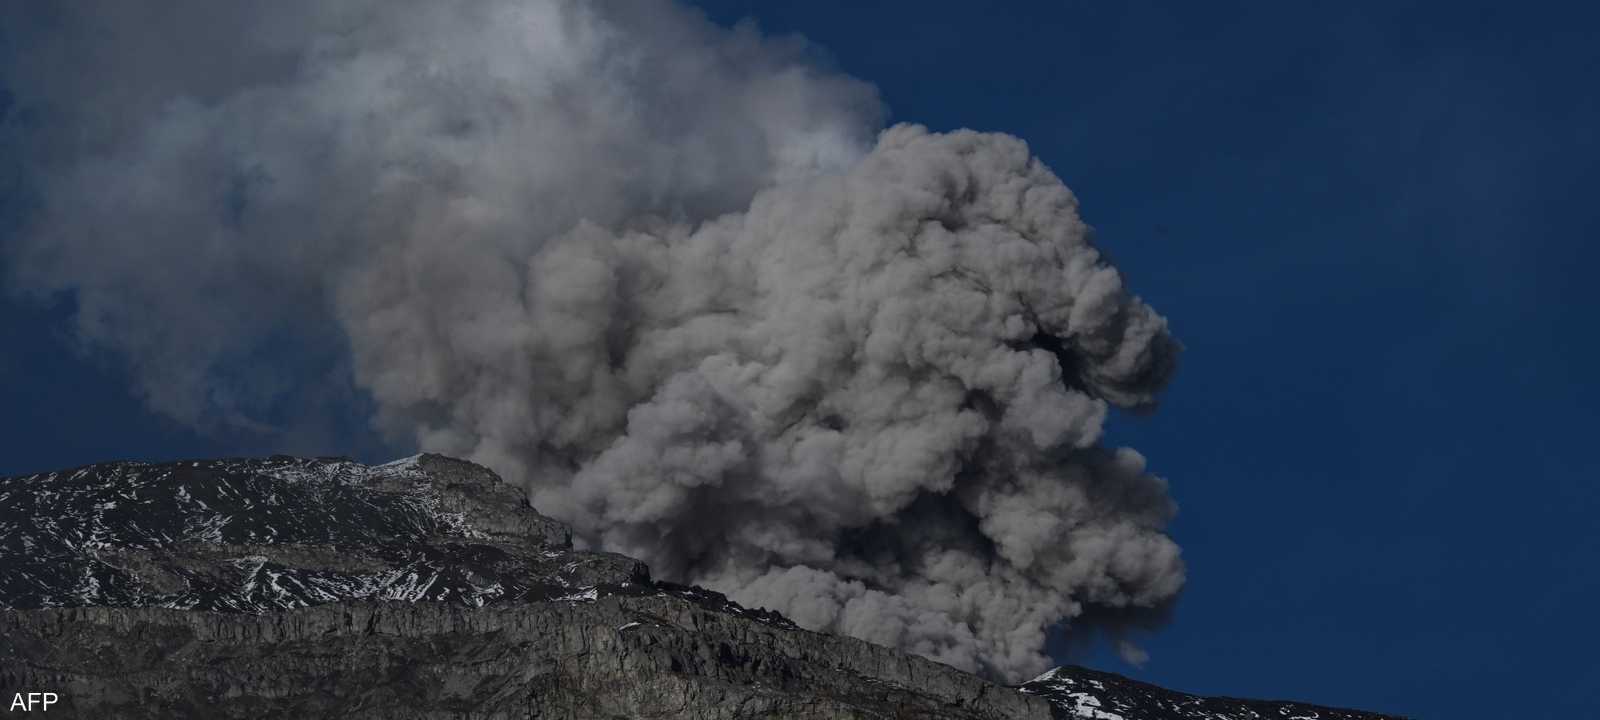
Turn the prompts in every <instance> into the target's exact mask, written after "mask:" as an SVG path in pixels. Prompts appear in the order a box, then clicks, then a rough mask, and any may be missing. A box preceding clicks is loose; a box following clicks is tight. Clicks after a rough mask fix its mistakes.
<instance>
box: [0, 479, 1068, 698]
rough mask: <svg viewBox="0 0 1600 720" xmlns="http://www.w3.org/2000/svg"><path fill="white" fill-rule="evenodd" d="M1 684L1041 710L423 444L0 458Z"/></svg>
mask: <svg viewBox="0 0 1600 720" xmlns="http://www.w3.org/2000/svg"><path fill="white" fill-rule="evenodd" d="M0 607H4V608H6V611H5V612H3V613H0V689H5V690H9V691H15V690H41V691H43V690H48V691H52V692H56V693H57V694H58V695H59V696H60V698H61V699H60V702H59V704H58V705H56V706H55V707H54V708H52V711H53V712H54V713H56V714H57V716H60V715H68V716H70V715H73V714H76V715H79V716H84V717H90V716H95V717H127V718H143V717H148V718H173V717H206V718H226V717H236V718H266V717H284V718H315V717H350V718H464V717H471V718H633V717H663V718H665V717H674V718H677V717H682V718H747V717H786V718H787V717H794V718H840V717H908V718H910V717H918V718H920V717H928V718H1046V717H1049V716H1050V708H1049V705H1048V704H1047V703H1046V702H1044V701H1042V700H1040V699H1036V698H1029V697H1027V696H1025V695H1022V694H1020V693H1017V692H1015V691H1014V690H1012V689H1009V688H1005V687H1002V686H999V685H995V684H992V683H989V682H985V681H983V680H981V679H979V678H976V677H973V676H970V675H966V674H964V673H961V672H959V671H956V670H954V669H953V668H949V667H946V666H944V665H940V664H938V663H934V662H931V661H928V660H924V659H922V658H917V657H911V656H907V655H905V654H902V653H899V652H896V651H893V650H890V649H888V648H883V647H878V646H875V645H871V644H868V643H864V642H861V641H857V640H853V639H849V638H841V637H834V636H829V635H823V634H819V633H813V632H808V631H805V630H801V629H799V628H797V627H795V626H794V625H793V624H792V623H790V622H789V621H787V620H786V619H784V618H782V617H781V616H778V615H776V614H774V613H767V612H764V611H753V610H749V609H745V608H742V607H739V606H738V605H737V604H735V603H732V602H729V601H728V600H727V599H726V598H724V597H723V596H721V595H719V594H717V593H712V592H709V591H705V590H701V589H698V588H690V587H683V586H678V585H672V584H670V583H660V582H655V581H653V580H652V579H651V578H650V576H649V572H648V570H647V569H646V568H645V567H644V566H643V565H642V564H640V563H638V562H637V561H633V560H631V559H628V558H624V557H622V556H619V555H614V554H609V553H600V552H589V551H582V550H576V549H574V548H573V547H572V544H571V538H570V535H569V534H568V532H567V530H566V529H565V528H564V527H563V526H561V525H560V524H559V523H557V522H555V521H553V520H550V519H549V518H545V517H543V516H541V515H539V514H538V513H537V512H535V511H534V510H533V509H532V508H530V507H528V506H527V504H526V503H525V502H523V501H522V495H521V493H520V492H518V491H517V490H515V489H514V488H512V487H511V486H509V485H505V484H504V483H501V482H500V480H499V479H498V478H496V477H495V476H494V475H493V474H492V473H490V472H489V471H488V470H486V469H484V468H481V467H478V466H476V465H472V464H470V463H465V462H461V461H457V460H451V459H448V458H444V457H439V456H432V455H425V456H420V457H418V458H413V459H410V460H406V461H401V462H397V463H390V464H388V465H380V466H375V467H367V466H364V465H360V464H357V463H353V462H348V461H343V460H302V459H295V458H272V459H267V460H223V461H204V462H193V463H171V464H161V465H149V464H143V463H114V464H106V465H96V466H91V467H86V468H81V469H78V470H73V471H67V472H60V473H47V474H42V475H33V476H28V477H18V478H8V479H4V480H0Z"/></svg>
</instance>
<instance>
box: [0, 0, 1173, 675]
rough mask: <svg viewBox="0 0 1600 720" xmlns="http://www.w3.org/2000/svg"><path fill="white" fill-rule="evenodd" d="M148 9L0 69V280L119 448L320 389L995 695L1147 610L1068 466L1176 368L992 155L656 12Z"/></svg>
mask: <svg viewBox="0 0 1600 720" xmlns="http://www.w3.org/2000/svg"><path fill="white" fill-rule="evenodd" d="M163 7H164V8H165V9H164V11H163V13H164V14H159V15H151V14H149V13H148V12H146V11H144V10H136V9H134V7H133V6H131V5H127V4H121V3H106V4H104V5H101V6H90V5H85V4H65V3H63V4H48V5H44V4H41V5H38V6H33V7H30V8H28V9H27V10H26V11H22V12H24V13H29V12H31V13H34V15H32V16H26V15H25V14H24V15H18V16H14V17H11V18H7V19H6V25H7V26H8V27H12V28H17V29H16V30H14V31H13V35H12V37H11V38H9V40H8V45H7V50H6V52H7V53H8V55H9V56H8V57H6V58H4V59H5V60H6V65H7V66H8V67H10V68H12V70H10V71H9V72H10V75H9V76H8V78H7V83H8V84H9V85H10V86H11V88H12V92H13V94H14V96H15V97H16V98H17V100H16V103H15V104H16V108H14V109H13V111H12V112H11V113H10V114H9V116H8V119H7V120H6V130H5V132H6V139H5V142H6V144H7V147H8V149H9V150H11V151H13V152H15V153H16V154H17V156H18V157H20V158H22V160H21V161H20V162H22V163H23V167H24V170H25V173H24V177H26V178H27V182H28V185H29V187H31V188H33V189H34V191H35V193H34V197H35V198H36V200H37V202H36V204H35V206H34V207H32V208H31V209H30V210H29V211H28V213H27V218H28V224H27V226H26V227H25V229H24V230H23V231H22V232H19V233H17V234H15V235H14V236H13V237H12V238H11V239H10V241H9V242H8V244H7V246H6V248H5V261H6V266H7V269H8V271H9V272H8V273H7V275H8V280H9V282H10V285H11V286H12V287H13V288H14V289H19V290H21V291H24V292H31V293H37V294H48V293H52V292H58V291H68V292H71V293H73V294H74V296H75V298H76V300H77V303H78V308H79V311H78V315H77V318H78V330H79V331H80V334H81V336H82V337H83V338H84V339H85V340H86V341H87V342H88V343H89V344H91V345H92V346H98V347H104V348H109V349H112V350H115V351H117V352H118V353H120V354H121V355H122V356H124V357H125V358H126V359H127V361H128V362H129V364H130V367H131V368H132V369H133V371H134V376H135V377H136V378H137V380H138V382H139V383H140V392H141V393H142V394H143V395H144V397H146V398H147V399H148V401H149V402H150V404H151V406H152V407H153V408H155V409H156V410H158V411H160V412H163V413H166V414H168V415H171V416H173V417H176V418H179V419H182V420H185V421H189V422H194V423H197V424H215V423H231V424H234V425H240V426H252V425H255V424H259V423H260V422H261V420H260V416H261V415H262V414H263V413H265V412H266V410H267V409H270V408H279V409H281V407H282V406H283V403H285V402H290V401H286V400H285V398H293V397H295V396H297V395H304V394H308V393H322V392H326V391H327V388H328V387H330V386H334V385H337V384H338V382H337V380H338V378H341V377H342V378H353V379H354V382H355V384H356V386H358V387H359V388H360V389H362V390H364V391H365V392H366V393H367V394H369V395H370V397H371V400H372V402H373V404H374V406H375V408H376V410H375V412H376V417H375V422H376V423H377V424H378V426H379V427H381V428H383V429H385V430H386V431H388V432H390V433H393V434H395V436H397V437H401V438H404V439H405V440H406V441H407V442H408V443H409V442H414V443H415V444H417V445H420V446H421V447H422V448H423V449H427V450H434V451H440V452H446V453H453V454H458V455H464V456H468V457H471V458H474V459H476V460H479V461H481V462H484V463H486V464H488V465H490V466H491V467H494V468H496V469H497V470H499V471H500V472H501V473H502V474H504V475H505V476H507V477H508V478H515V479H518V480H520V481H522V482H525V483H527V485H528V488H529V491H530V493H531V496H532V499H533V501H534V503H535V505H536V506H537V507H539V508H540V509H542V510H543V511H545V512H547V513H549V514H552V515H555V516H557V517H560V518H562V519H564V520H566V521H569V522H571V523H572V524H573V525H574V526H575V528H576V529H577V530H578V531H579V533H580V534H581V536H582V537H583V538H585V539H586V541H588V542H590V543H594V544H598V545H601V546H604V547H606V548H608V549H614V550H617V551H620V552H625V553H629V554H633V555H636V556H638V557H641V558H644V559H646V560H648V561H649V562H651V563H652V565H653V566H654V567H655V569H656V572H657V574H658V575H659V576H665V577H673V578H680V579H685V580H689V581H694V582H699V583H703V584H707V585H710V586H712V587H715V588H718V589H723V590H726V591H728V592H729V593H730V594H732V595H733V596H734V597H735V598H736V599H738V600H740V601H742V602H745V603H746V604H752V605H761V606H766V607H770V608H774V609H777V610H780V611H782V612H784V613H786V614H788V615H789V616H791V617H793V618H794V619H795V620H797V621H798V622H800V623H802V624H804V625H808V626H811V627H815V628H826V629H831V630H837V631H842V632H845V633H849V634H852V635H856V636H858V637H862V638H866V639H868V640H873V641H876V642H880V643H884V644H888V645H895V646H900V647H904V648H907V649H910V650H913V651H915V652H918V653H921V654H924V655H927V656H929V657H932V658H935V659H938V660H942V661H945V662H948V663H951V664H954V665H956V666H959V667H963V668H967V669H974V670H980V671H985V672H989V673H992V674H996V675H1000V676H1005V677H1009V678H1017V677H1020V676H1022V675H1025V674H1027V673H1030V672H1034V671H1037V670H1038V669H1040V667H1041V666H1042V665H1044V664H1045V663H1046V659H1045V658H1044V656H1043V655H1042V651H1043V646H1044V632H1045V629H1046V628H1047V627H1048V626H1050V625H1052V624H1054V623H1058V622H1060V621H1062V620H1069V621H1070V619H1071V618H1074V617H1077V616H1079V615H1081V614H1083V613H1084V611H1085V610H1086V609H1092V608H1112V609H1128V608H1150V607H1160V606H1162V605H1163V604H1164V603H1167V602H1169V601H1170V600H1171V599H1172V598H1173V597H1175V595H1176V594H1177V592H1178V590H1179V588H1180V586H1181V585H1182V583H1183V577H1184V570H1183V565H1182V562H1181V561H1180V559H1179V553H1178V549H1177V547H1176V546H1175V545H1174V544H1173V543H1172V541H1171V540H1170V539H1169V538H1168V537H1167V536H1166V535H1165V534H1164V533H1163V528H1164V526H1165V524H1166V522H1167V521H1168V520H1169V519H1170V517H1171V515H1172V513H1173V505H1172V502H1171V501H1170V499H1169V498H1168V496H1167V494H1166V489H1165V483H1164V481H1163V480H1161V479H1159V478H1157V477H1155V476H1152V475H1150V474H1148V473H1147V472H1146V470H1145V465H1144V460H1143V458H1141V457H1140V456H1139V454H1138V453H1136V452H1134V451H1132V450H1127V449H1122V450H1111V449H1107V448H1104V447H1102V446H1101V445H1100V444H1099V439H1100V433H1101V427H1102V424H1103V422H1104V420H1105V417H1106V413H1107V409H1108V406H1113V405H1114V406H1119V407H1126V408H1139V407H1143V406H1148V405H1150V404H1152V403H1153V402H1154V400H1155V396H1156V393H1157V392H1158V391H1159V390H1160V389H1161V387H1162V386H1163V384H1164V383H1165V381H1166V380H1167V378H1168V377H1169V375H1170V374H1171V371H1172V368H1173V364H1174V360H1175V355H1176V352H1177V346H1176V343H1174V342H1173V341H1172V340H1171V339H1170V337H1169V336H1168V335H1167V331H1166V325H1165V321H1164V320H1163V319H1162V318H1161V317H1160V316H1159V315H1157V314H1155V313H1154V312H1153V311H1152V310H1150V309H1149V308H1148V307H1146V306H1145V305H1144V304H1142V303H1141V302H1139V300H1138V299H1136V298H1135V297H1133V296H1132V295H1130V294H1129V293H1128V292H1127V291H1126V290H1125V289H1124V287H1123V285H1122V281H1121V278H1120V276H1119V275H1118V274H1117V272H1116V271H1115V270H1114V269H1112V268H1111V267H1109V266H1108V265H1107V264H1106V263H1105V262H1104V261H1103V259H1102V258H1101V257H1100V255H1099V254H1098V253H1097V252H1096V250H1095V249H1094V247H1093V246H1092V245H1091V244H1090V243H1089V239H1088V236H1087V232H1086V228H1085V226H1084V225H1083V223H1082V222H1081V221H1080V220H1079V218H1078V215H1077V205H1076V201H1075V199H1074V198H1073V195H1072V193H1071V192H1070V191H1068V190H1067V188H1066V187H1065V186H1063V185H1062V184H1061V182H1060V181H1059V180H1058V179H1057V178H1056V177H1055V176H1054V175H1052V174H1051V173H1050V171H1049V170H1048V169H1046V168H1045V167H1044V166H1043V165H1042V164H1040V163H1039V161H1037V160H1035V159H1033V158H1032V157H1031V156H1030V155H1029V153H1028V149H1027V147H1026V146H1025V145H1024V144H1023V143H1022V142H1021V141H1019V140H1017V139H1015V138H1011V137H1007V136H1004V135H992V134H979V133H972V132H958V133H951V134H934V133H930V132H928V131H926V130H924V129H922V128H920V127H916V126H908V125H901V126H895V127H892V128H889V129H888V130H884V131H882V132H879V127H880V117H881V109H880V105H879V102H878V100H877V97H876V94H875V92H874V91H873V89H872V88H871V87H870V86H867V85H865V84H863V83H861V82H859V81H856V80H853V79H851V78H848V77H844V76H841V75H839V74H837V73H834V72H831V71H829V70H828V69H826V67H825V65H823V64H821V63H819V61H818V60H817V59H816V58H815V56H814V53H813V52H812V51H811V50H809V49H808V48H807V47H806V46H805V45H804V43H803V42H802V41H799V40H797V39H773V38H766V37H763V36H761V35H760V34H759V33H758V32H757V31H755V30H754V29H753V28H749V27H739V28H735V29H733V30H726V29H722V28H719V27H716V26H713V25H712V24H710V23H708V22H706V21H705V20H703V19H702V18H701V17H700V16H698V15H697V14H695V13H693V12H691V11H688V10H685V9H683V8H679V7H676V6H674V5H671V4H668V3H666V2H657V1H651V0H639V1H633V2H610V3H579V2H564V1H562V0H497V1H496V2H477V1H469V0H462V1H460V2H433V1H431V0H430V1H423V0H417V1H416V2H407V3H401V2H390V1H388V0H384V1H383V2H376V1H374V2H356V3H340V4H337V6H336V7H335V6H334V4H332V3H321V2H305V3H294V4H289V3H271V4H262V3H241V4H239V5H236V6H234V5H222V4H218V3H214V2H210V1H209V0H208V1H206V2H196V3H194V6H193V7H187V8H185V7H181V6H177V5H172V4H166V5H164V6H163ZM269 9H270V14H266V13H267V11H268V10H269ZM64 13H71V15H70V16H68V15H64ZM286 347H289V348H294V350H292V351H285V350H284V348H286ZM305 357H325V358H334V359H335V360H334V361H333V362H332V364H331V365H328V366H327V367H331V368H334V370H332V371H330V372H332V376H333V377H334V378H335V379H334V380H329V379H328V378H326V377H305V376H297V375H296V374H295V373H293V372H289V371H287V370H285V368H286V367H288V368H294V367H297V366H296V365H295V363H296V362H299V361H298V360H292V359H290V358H300V359H303V358H305ZM340 368H344V370H343V371H342V373H343V374H342V375H341V374H340V372H341V371H340V370H339V369H340ZM292 407H301V405H298V404H296V405H292Z"/></svg>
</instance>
